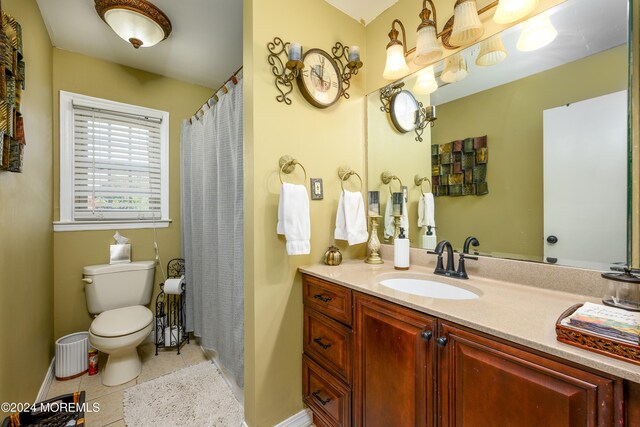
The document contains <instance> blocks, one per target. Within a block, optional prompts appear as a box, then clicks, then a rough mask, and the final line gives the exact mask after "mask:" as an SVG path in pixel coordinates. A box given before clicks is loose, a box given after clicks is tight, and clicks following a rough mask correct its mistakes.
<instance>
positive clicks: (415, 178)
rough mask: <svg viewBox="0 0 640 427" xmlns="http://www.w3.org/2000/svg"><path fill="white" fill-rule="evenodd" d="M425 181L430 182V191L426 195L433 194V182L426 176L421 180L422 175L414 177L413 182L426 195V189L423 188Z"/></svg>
mask: <svg viewBox="0 0 640 427" xmlns="http://www.w3.org/2000/svg"><path fill="white" fill-rule="evenodd" d="M425 181H428V182H429V191H426V193H430V192H431V185H432V184H431V180H430V179H429V178H427V177H426V176H425V177H423V178H420V175H416V176H414V177H413V182H414V183H415V184H416V186H418V187H420V191H422V192H423V193H425V191H424V189H423V188H422V184H424V182H425Z"/></svg>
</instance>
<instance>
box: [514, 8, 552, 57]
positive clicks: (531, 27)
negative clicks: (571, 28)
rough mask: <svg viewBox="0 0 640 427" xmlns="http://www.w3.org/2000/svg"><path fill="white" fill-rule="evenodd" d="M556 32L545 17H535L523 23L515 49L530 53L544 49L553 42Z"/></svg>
mask: <svg viewBox="0 0 640 427" xmlns="http://www.w3.org/2000/svg"><path fill="white" fill-rule="evenodd" d="M557 36H558V31H557V30H556V29H555V27H554V26H553V24H552V23H551V19H549V17H548V16H546V15H541V16H536V17H535V18H533V19H530V20H528V21H527V22H525V23H524V28H523V29H522V33H520V38H518V43H517V44H516V47H517V48H518V50H520V51H522V52H531V51H533V50H537V49H540V48H543V47H545V46H546V45H548V44H549V43H551V42H552V41H554V40H555V38H556V37H557Z"/></svg>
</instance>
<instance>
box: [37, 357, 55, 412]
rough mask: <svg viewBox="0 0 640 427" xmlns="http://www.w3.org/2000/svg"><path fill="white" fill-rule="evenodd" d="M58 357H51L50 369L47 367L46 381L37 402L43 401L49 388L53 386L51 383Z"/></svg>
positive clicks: (39, 392) (41, 387)
mask: <svg viewBox="0 0 640 427" xmlns="http://www.w3.org/2000/svg"><path fill="white" fill-rule="evenodd" d="M55 360H56V358H55V357H54V358H53V359H51V363H50V364H49V369H47V374H46V375H45V377H44V381H43V382H42V385H41V386H40V391H38V396H37V397H36V402H42V401H43V400H45V399H46V398H47V394H48V393H49V388H50V387H51V383H52V382H53V378H54V375H55V373H54V372H53V367H54V362H55Z"/></svg>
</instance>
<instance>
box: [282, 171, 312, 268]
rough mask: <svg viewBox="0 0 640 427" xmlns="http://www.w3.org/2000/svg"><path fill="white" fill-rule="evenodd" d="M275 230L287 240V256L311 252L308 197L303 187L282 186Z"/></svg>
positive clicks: (296, 185)
mask: <svg viewBox="0 0 640 427" xmlns="http://www.w3.org/2000/svg"><path fill="white" fill-rule="evenodd" d="M276 230H277V233H278V234H283V235H284V237H285V238H286V239H287V254H289V255H307V254H309V253H310V252H311V243H310V242H309V239H310V238H311V219H310V216H309V196H308V195H307V189H306V187H305V186H304V185H298V184H289V183H288V182H285V183H284V184H282V190H281V191H280V203H279V204H278V225H277V227H276Z"/></svg>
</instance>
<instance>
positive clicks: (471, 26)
mask: <svg viewBox="0 0 640 427" xmlns="http://www.w3.org/2000/svg"><path fill="white" fill-rule="evenodd" d="M483 34H484V27H483V26H482V22H480V16H479V15H478V5H477V4H476V0H458V1H456V5H455V7H454V8H453V29H452V30H451V37H450V38H449V43H451V44H454V45H456V46H463V45H467V44H471V43H473V42H475V41H476V40H478V39H479V38H480V37H482V35H483Z"/></svg>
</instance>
